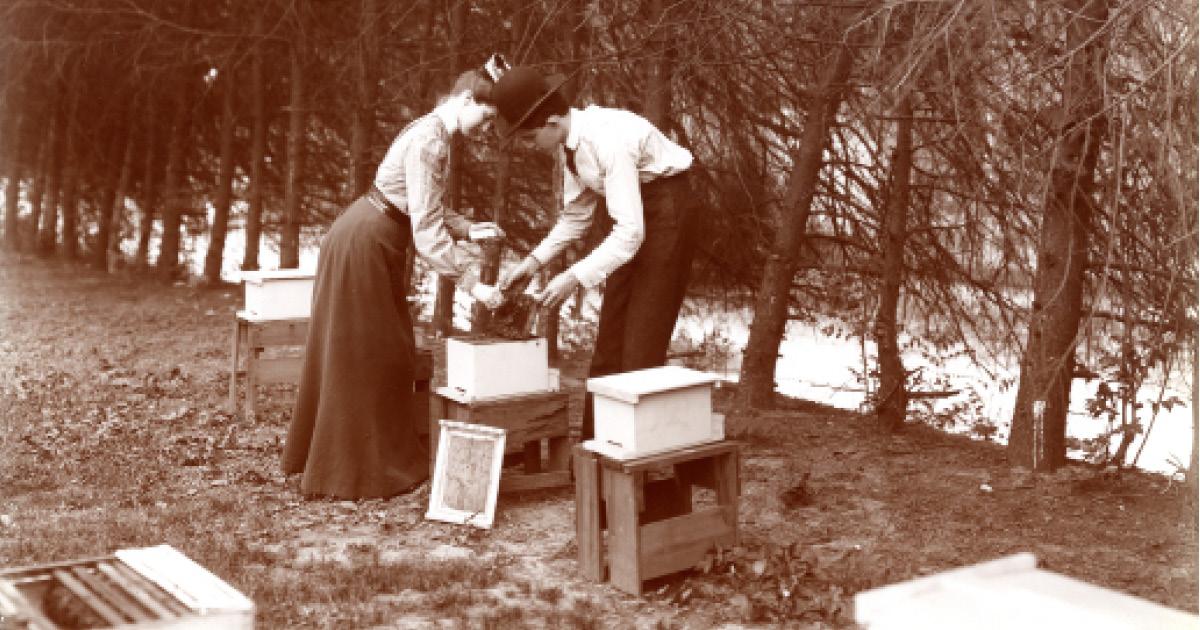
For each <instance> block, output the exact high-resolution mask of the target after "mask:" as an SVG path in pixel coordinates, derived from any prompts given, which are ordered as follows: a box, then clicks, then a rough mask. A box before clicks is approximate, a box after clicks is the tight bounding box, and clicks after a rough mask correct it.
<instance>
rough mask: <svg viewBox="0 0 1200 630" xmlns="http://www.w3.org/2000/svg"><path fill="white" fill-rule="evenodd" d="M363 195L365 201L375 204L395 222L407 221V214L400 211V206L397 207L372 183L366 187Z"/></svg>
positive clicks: (377, 208) (376, 207)
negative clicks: (365, 192)
mask: <svg viewBox="0 0 1200 630" xmlns="http://www.w3.org/2000/svg"><path fill="white" fill-rule="evenodd" d="M363 196H364V197H366V198H367V201H368V202H369V203H370V204H371V205H372V206H375V209H376V210H378V211H380V212H382V213H384V214H386V215H387V216H388V218H390V219H392V220H393V221H396V222H397V223H408V215H407V214H405V213H404V212H401V210H400V208H397V207H396V204H394V203H392V202H391V201H390V200H389V199H388V198H387V197H386V196H385V195H384V194H383V192H382V191H380V190H379V189H378V188H376V187H375V186H374V185H372V186H371V187H370V188H368V189H367V194H366V195H363Z"/></svg>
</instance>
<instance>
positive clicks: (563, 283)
mask: <svg viewBox="0 0 1200 630" xmlns="http://www.w3.org/2000/svg"><path fill="white" fill-rule="evenodd" d="M577 288H579V279H578V278H576V277H575V274H573V273H571V272H570V271H564V272H562V273H560V274H558V275H557V276H555V277H554V279H553V280H551V281H550V284H548V285H546V288H545V289H543V290H542V292H541V293H538V294H537V295H535V296H533V299H535V300H537V302H538V304H541V305H542V307H543V308H547V309H551V310H555V309H557V308H558V307H559V306H562V303H563V301H564V300H566V299H567V298H568V297H571V293H573V292H574V291H575V289H577Z"/></svg>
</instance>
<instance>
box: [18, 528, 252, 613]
mask: <svg viewBox="0 0 1200 630" xmlns="http://www.w3.org/2000/svg"><path fill="white" fill-rule="evenodd" d="M0 621H4V622H5V623H9V622H11V623H12V624H15V625H14V626H13V627H17V628H25V629H29V630H59V629H61V628H81V627H86V628H130V629H147V630H148V629H150V628H155V629H162V630H182V629H183V628H189V629H211V630H217V629H221V630H245V629H250V628H253V627H254V602H252V601H250V600H249V599H248V598H247V597H246V596H245V595H243V594H242V593H240V592H238V590H237V589H235V588H233V587H232V586H230V585H229V584H226V583H225V582H224V581H222V580H221V578H219V577H217V576H216V575H213V574H212V573H211V572H209V571H208V570H207V569H205V568H204V567H202V566H200V565H199V564H196V563H195V562H193V561H192V560H191V559H190V558H188V557H187V556H185V555H183V554H182V553H180V552H179V551H177V550H175V549H174V548H173V547H170V546H168V545H158V546H155V547H144V548H139V549H123V550H120V551H117V552H116V553H114V554H113V555H111V556H107V557H102V558H93V559H90V560H76V561H70V562H58V563H53V564H45V565H39V566H33V567H25V568H18V569H5V570H0ZM4 627H9V626H4Z"/></svg>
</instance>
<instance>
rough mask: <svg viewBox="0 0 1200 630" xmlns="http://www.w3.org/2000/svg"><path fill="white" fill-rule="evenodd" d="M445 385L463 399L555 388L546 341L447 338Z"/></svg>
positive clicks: (556, 375)
mask: <svg viewBox="0 0 1200 630" xmlns="http://www.w3.org/2000/svg"><path fill="white" fill-rule="evenodd" d="M446 386H447V387H448V388H450V389H452V390H455V391H457V392H459V393H460V396H461V398H462V399H463V400H467V401H470V400H477V399H483V398H497V397H501V396H514V395H518V394H531V393H534V392H547V391H556V390H557V389H558V372H557V370H551V369H550V367H549V359H548V354H547V349H546V340H545V339H544V338H541V337H537V338H534V339H526V340H522V341H511V340H506V339H499V340H495V339H459V338H454V337H451V338H448V339H446Z"/></svg>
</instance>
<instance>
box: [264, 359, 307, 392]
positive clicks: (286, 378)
mask: <svg viewBox="0 0 1200 630" xmlns="http://www.w3.org/2000/svg"><path fill="white" fill-rule="evenodd" d="M303 361H304V360H303V359H302V358H301V357H273V358H257V359H254V375H255V381H256V382H257V383H258V384H259V385H267V384H271V383H296V382H298V381H299V380H300V370H301V368H302V367H303Z"/></svg>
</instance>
